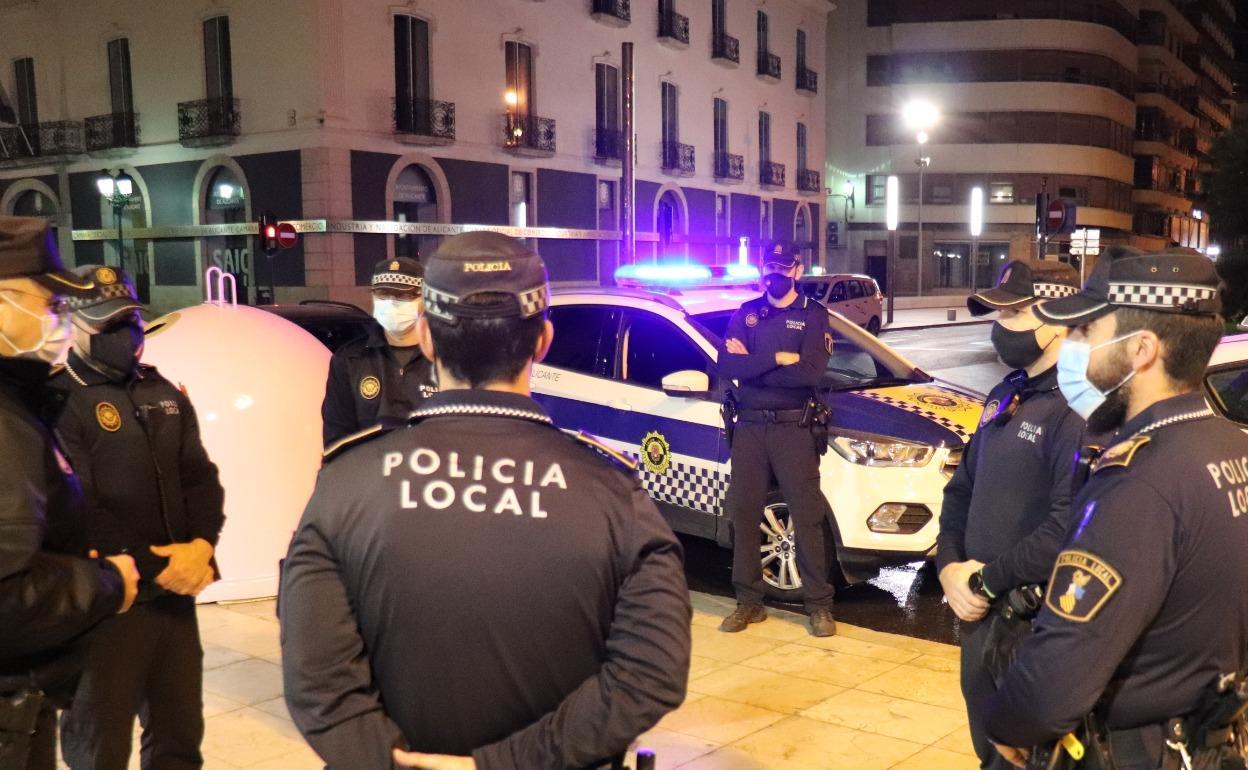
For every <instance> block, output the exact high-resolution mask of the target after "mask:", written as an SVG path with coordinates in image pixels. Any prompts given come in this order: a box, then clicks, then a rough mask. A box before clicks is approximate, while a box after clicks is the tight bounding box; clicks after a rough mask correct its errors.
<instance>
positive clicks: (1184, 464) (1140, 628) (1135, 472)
mask: <svg viewBox="0 0 1248 770" xmlns="http://www.w3.org/2000/svg"><path fill="white" fill-rule="evenodd" d="M1207 409H1208V407H1207V406H1206V404H1205V400H1204V396H1203V394H1201V393H1190V394H1186V395H1182V396H1176V397H1174V398H1169V399H1166V400H1164V401H1161V402H1159V403H1157V404H1154V405H1153V406H1152V407H1150V408H1148V409H1146V410H1144V412H1142V413H1141V414H1139V415H1138V416H1136V417H1135V418H1134V419H1132V420H1131V421H1129V422H1128V423H1127V424H1126V425H1125V426H1123V427H1122V429H1121V430H1120V431H1119V432H1118V435H1117V439H1119V442H1118V443H1116V444H1115V445H1113V446H1111V447H1110V448H1109V449H1108V450H1106V452H1105V454H1104V455H1102V457H1101V458H1100V459H1099V460H1098V461H1097V462H1096V464H1094V466H1093V470H1092V475H1091V478H1090V479H1089V480H1088V483H1087V485H1086V486H1085V487H1084V488H1083V490H1082V491H1081V492H1080V493H1079V494H1078V496H1077V497H1076V498H1075V501H1074V504H1073V506H1072V519H1071V524H1072V530H1071V533H1070V536H1069V537H1068V538H1067V541H1066V543H1065V545H1064V547H1063V550H1062V552H1061V553H1060V554H1059V555H1058V558H1057V564H1056V566H1055V567H1054V570H1053V574H1052V577H1051V579H1050V580H1049V586H1048V593H1047V596H1046V598H1045V604H1044V607H1043V609H1042V610H1041V612H1040V615H1039V617H1038V618H1037V621H1036V631H1035V633H1034V634H1032V636H1030V637H1029V638H1027V639H1026V640H1025V641H1024V642H1023V643H1022V645H1021V646H1020V647H1019V650H1018V656H1017V658H1016V660H1015V662H1014V665H1013V666H1012V667H1011V668H1010V670H1009V672H1008V673H1007V674H1006V676H1005V679H1004V680H1003V681H1002V683H1001V686H1000V689H999V690H998V691H997V693H996V694H995V696H993V697H992V698H991V700H990V701H989V702H987V703H984V704H981V707H982V711H981V712H980V713H983V714H985V715H986V722H985V729H986V731H987V733H988V735H989V736H990V737H992V739H993V740H994V741H996V742H998V743H1001V744H1004V745H1008V746H1020V747H1028V746H1037V745H1041V744H1043V743H1051V742H1052V741H1053V740H1054V739H1056V738H1058V737H1059V736H1061V735H1064V734H1065V733H1067V732H1069V731H1071V730H1072V729H1073V728H1075V726H1076V725H1077V723H1078V722H1079V720H1080V719H1081V718H1082V717H1083V716H1084V715H1085V714H1087V713H1089V712H1090V711H1091V710H1092V708H1093V706H1096V705H1097V703H1098V701H1100V706H1099V708H1100V710H1101V711H1102V713H1103V716H1104V718H1105V721H1106V723H1107V725H1108V726H1109V728H1110V729H1115V730H1122V729H1127V728H1134V727H1141V726H1146V725H1159V724H1161V723H1164V722H1166V721H1167V720H1169V719H1171V718H1173V717H1177V716H1183V715H1185V714H1187V713H1188V712H1190V711H1191V710H1192V709H1193V708H1194V707H1195V705H1196V703H1197V700H1198V698H1199V695H1200V693H1201V691H1202V690H1203V689H1205V688H1207V687H1209V686H1210V685H1211V684H1212V683H1213V682H1214V680H1215V679H1216V678H1217V677H1218V676H1220V675H1222V674H1226V673H1230V672H1236V671H1242V670H1243V669H1244V664H1245V659H1244V657H1245V650H1248V560H1245V558H1244V553H1245V551H1244V549H1245V544H1248V513H1245V503H1248V436H1245V435H1244V433H1243V432H1242V431H1241V430H1240V429H1239V428H1238V427H1236V426H1235V425H1233V424H1232V423H1230V422H1229V421H1227V420H1224V419H1222V418H1219V417H1213V416H1212V414H1211V413H1209V412H1208V411H1207ZM1202 412H1204V413H1205V415H1206V416H1204V417H1203V418H1202V419H1196V420H1192V421H1186V422H1178V423H1171V424H1165V425H1161V426H1158V425H1157V423H1159V422H1163V421H1168V420H1175V419H1180V418H1184V417H1190V416H1192V415H1196V414H1200V413H1202ZM1150 427H1151V429H1149V430H1146V431H1144V432H1143V433H1140V431H1141V430H1142V429H1145V428H1150ZM1137 433H1138V434H1139V435H1137Z"/></svg>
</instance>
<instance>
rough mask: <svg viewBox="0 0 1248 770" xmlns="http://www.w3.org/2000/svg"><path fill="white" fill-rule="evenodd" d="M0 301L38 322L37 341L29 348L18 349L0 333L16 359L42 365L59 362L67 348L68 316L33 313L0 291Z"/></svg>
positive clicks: (0, 337) (0, 336)
mask: <svg viewBox="0 0 1248 770" xmlns="http://www.w3.org/2000/svg"><path fill="white" fill-rule="evenodd" d="M0 300H4V302H5V303H6V304H8V305H10V306H12V307H13V308H14V309H15V310H17V311H18V312H19V313H24V314H26V315H28V316H30V317H32V318H37V319H38V320H39V327H40V334H39V341H38V342H36V343H35V344H34V346H32V347H30V348H20V347H18V346H17V345H16V344H15V343H14V342H13V340H11V339H9V337H8V336H7V335H5V333H4V332H2V331H0V339H3V340H4V341H5V342H7V343H8V344H9V346H10V347H12V348H13V350H14V355H15V356H16V357H17V358H34V359H37V360H39V361H43V362H44V363H48V364H52V363H56V362H57V361H59V360H61V359H62V358H63V357H64V356H65V353H66V351H67V349H68V348H69V336H70V335H69V314H68V313H66V314H63V315H61V314H57V313H52V312H47V313H35V312H32V311H30V310H27V309H26V308H24V307H22V306H21V304H20V303H17V302H14V301H13V300H11V299H9V297H8V296H6V295H5V294H4V292H3V291H0Z"/></svg>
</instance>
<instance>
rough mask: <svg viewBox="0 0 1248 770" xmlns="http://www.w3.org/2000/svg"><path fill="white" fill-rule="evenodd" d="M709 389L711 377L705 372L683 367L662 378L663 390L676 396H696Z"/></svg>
mask: <svg viewBox="0 0 1248 770" xmlns="http://www.w3.org/2000/svg"><path fill="white" fill-rule="evenodd" d="M710 390H711V378H710V377H707V376H706V372H699V371H697V370H696V369H685V370H683V371H679V372H672V373H671V374H669V375H667V376H666V377H664V378H663V392H664V393H666V394H667V395H669V396H675V397H677V398H698V397H701V396H705V395H706V394H707V393H709V392H710Z"/></svg>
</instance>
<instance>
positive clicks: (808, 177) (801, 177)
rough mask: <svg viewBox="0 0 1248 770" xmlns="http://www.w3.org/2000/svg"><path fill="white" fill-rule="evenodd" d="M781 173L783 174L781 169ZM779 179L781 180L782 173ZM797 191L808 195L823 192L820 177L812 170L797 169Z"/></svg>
mask: <svg viewBox="0 0 1248 770" xmlns="http://www.w3.org/2000/svg"><path fill="white" fill-rule="evenodd" d="M781 171H782V172H783V169H781ZM781 177H782V178H783V173H782V174H781ZM797 189H798V190H800V191H801V192H808V193H819V192H823V178H822V175H821V174H820V173H819V172H818V171H815V170H814V169H809V168H799V169H798V170H797Z"/></svg>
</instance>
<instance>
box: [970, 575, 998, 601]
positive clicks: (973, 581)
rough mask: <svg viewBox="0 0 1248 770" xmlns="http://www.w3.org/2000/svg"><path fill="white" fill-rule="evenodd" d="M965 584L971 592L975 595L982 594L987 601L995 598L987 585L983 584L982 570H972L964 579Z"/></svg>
mask: <svg viewBox="0 0 1248 770" xmlns="http://www.w3.org/2000/svg"><path fill="white" fill-rule="evenodd" d="M966 584H967V586H968V587H970V589H971V593H973V594H975V595H976V596H982V597H983V598H985V599H988V600H989V601H991V600H992V599H993V598H995V597H993V595H992V593H991V592H989V590H988V587H987V586H985V585H984V571H983V570H978V571H977V572H972V573H971V576H970V577H969V578H967V579H966Z"/></svg>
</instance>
